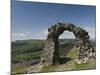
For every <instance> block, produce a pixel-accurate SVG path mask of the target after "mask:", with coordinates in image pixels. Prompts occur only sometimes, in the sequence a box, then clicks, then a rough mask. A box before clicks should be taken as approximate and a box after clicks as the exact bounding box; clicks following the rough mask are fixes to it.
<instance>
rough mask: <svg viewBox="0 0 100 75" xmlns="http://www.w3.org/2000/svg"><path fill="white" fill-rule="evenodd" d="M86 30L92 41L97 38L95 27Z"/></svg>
mask: <svg viewBox="0 0 100 75" xmlns="http://www.w3.org/2000/svg"><path fill="white" fill-rule="evenodd" d="M84 29H85V30H86V31H87V32H88V34H89V35H90V39H95V37H96V32H95V27H84Z"/></svg>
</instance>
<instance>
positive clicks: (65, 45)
mask: <svg viewBox="0 0 100 75" xmlns="http://www.w3.org/2000/svg"><path fill="white" fill-rule="evenodd" d="M58 41H59V56H60V64H64V63H67V62H68V61H70V60H73V58H72V57H69V56H67V55H68V54H69V52H70V51H71V50H72V49H73V48H74V46H75V36H74V34H73V33H72V32H69V31H67V30H65V31H64V32H63V33H62V34H61V35H60V36H59V39H58Z"/></svg>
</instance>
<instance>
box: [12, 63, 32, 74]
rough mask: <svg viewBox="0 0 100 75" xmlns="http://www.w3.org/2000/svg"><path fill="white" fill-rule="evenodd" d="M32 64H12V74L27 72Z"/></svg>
mask: <svg viewBox="0 0 100 75" xmlns="http://www.w3.org/2000/svg"><path fill="white" fill-rule="evenodd" d="M29 67H30V66H28V65H20V66H17V65H16V64H12V67H11V68H12V71H11V73H12V75H15V74H22V73H24V74H25V73H27V70H28V68H29Z"/></svg>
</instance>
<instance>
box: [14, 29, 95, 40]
mask: <svg viewBox="0 0 100 75" xmlns="http://www.w3.org/2000/svg"><path fill="white" fill-rule="evenodd" d="M83 28H84V29H85V30H86V31H87V32H88V33H89V35H90V38H91V39H95V28H94V27H83ZM47 35H48V30H47V29H42V30H41V31H39V32H37V33H33V32H23V33H22V32H21V33H12V40H24V39H46V38H47ZM59 38H60V39H63V38H65V39H66V38H75V36H74V34H73V33H72V32H69V31H64V33H63V34H62V35H60V37H59Z"/></svg>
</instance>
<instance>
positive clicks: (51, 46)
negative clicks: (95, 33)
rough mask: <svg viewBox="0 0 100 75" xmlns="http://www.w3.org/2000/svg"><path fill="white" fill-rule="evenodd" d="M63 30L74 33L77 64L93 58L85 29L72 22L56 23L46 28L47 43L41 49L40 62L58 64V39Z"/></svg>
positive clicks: (92, 51) (93, 52)
mask: <svg viewBox="0 0 100 75" xmlns="http://www.w3.org/2000/svg"><path fill="white" fill-rule="evenodd" d="M65 30H67V31H70V32H73V34H74V35H75V48H76V49H77V57H76V62H77V63H78V64H81V63H86V62H87V61H88V60H89V59H90V58H95V50H94V48H93V46H92V44H91V43H90V37H89V35H88V32H87V31H86V30H84V29H83V28H80V27H76V26H75V25H73V24H65V23H58V24H55V25H52V26H51V27H50V28H48V32H49V34H48V37H47V43H46V45H45V47H44V49H43V53H42V55H41V62H40V63H42V64H43V65H46V66H48V65H54V64H60V57H59V42H58V39H59V36H60V35H61V34H62V33H63V32H64V31H65Z"/></svg>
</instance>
